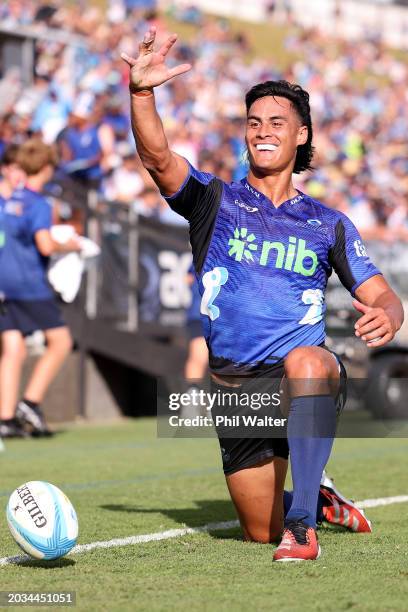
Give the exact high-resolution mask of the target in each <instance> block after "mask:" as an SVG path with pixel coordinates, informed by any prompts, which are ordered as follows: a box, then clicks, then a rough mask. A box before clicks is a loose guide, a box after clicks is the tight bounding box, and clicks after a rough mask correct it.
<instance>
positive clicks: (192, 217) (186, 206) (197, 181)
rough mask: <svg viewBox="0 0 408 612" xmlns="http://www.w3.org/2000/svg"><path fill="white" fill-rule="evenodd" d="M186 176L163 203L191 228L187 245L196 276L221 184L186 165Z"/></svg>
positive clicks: (211, 224) (214, 214) (208, 235)
mask: <svg viewBox="0 0 408 612" xmlns="http://www.w3.org/2000/svg"><path fill="white" fill-rule="evenodd" d="M188 166H189V171H188V175H187V177H186V179H185V181H184V183H183V184H182V185H181V187H180V189H179V190H178V191H177V192H176V193H175V194H173V195H171V196H164V198H165V200H166V201H167V203H168V204H169V206H170V208H172V209H173V210H174V211H175V212H177V213H179V214H180V215H182V216H183V217H184V218H185V219H187V221H188V222H189V224H190V242H191V246H192V248H193V261H194V267H195V269H196V271H197V273H198V274H199V273H200V271H201V269H202V266H203V263H204V259H205V256H206V253H207V249H208V246H209V243H210V240H211V235H212V230H213V227H214V223H215V219H216V216H217V213H218V209H219V207H220V203H221V199H222V194H223V191H224V183H223V182H222V181H221V180H220V179H219V178H217V177H216V176H214V175H213V174H210V173H208V172H200V171H199V170H196V168H194V167H193V166H192V165H191V164H190V163H188Z"/></svg>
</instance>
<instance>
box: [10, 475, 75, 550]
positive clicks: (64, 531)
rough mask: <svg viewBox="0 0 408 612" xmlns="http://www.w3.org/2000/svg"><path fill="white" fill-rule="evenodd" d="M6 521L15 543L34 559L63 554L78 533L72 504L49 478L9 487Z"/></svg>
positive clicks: (72, 544) (71, 546) (73, 544)
mask: <svg viewBox="0 0 408 612" xmlns="http://www.w3.org/2000/svg"><path fill="white" fill-rule="evenodd" d="M7 522H8V526H9V528H10V531H11V534H12V536H13V538H14V539H15V541H16V542H17V544H18V545H19V546H20V547H21V548H22V549H23V550H24V552H26V553H28V554H29V555H31V557H34V558H35V559H58V557H63V556H64V555H66V554H67V553H68V552H69V551H70V550H71V548H73V546H75V544H76V540H77V537H78V519H77V515H76V512H75V510H74V507H73V505H72V504H71V502H70V501H69V499H68V497H67V496H66V495H65V494H64V493H63V492H62V491H61V490H60V489H58V487H56V486H54V485H52V484H50V483H49V482H42V481H39V480H34V481H32V482H26V483H25V484H23V485H21V487H18V489H16V490H15V491H13V493H12V494H11V496H10V499H9V501H8V504H7Z"/></svg>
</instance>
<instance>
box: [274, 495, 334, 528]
mask: <svg viewBox="0 0 408 612" xmlns="http://www.w3.org/2000/svg"><path fill="white" fill-rule="evenodd" d="M323 500H324V498H323V496H322V495H321V493H320V491H319V496H318V498H317V510H316V523H321V522H322V521H323V520H324V516H323ZM292 501H293V491H284V492H283V514H284V516H285V519H286V516H287V514H288V512H289V510H290V507H291V505H292Z"/></svg>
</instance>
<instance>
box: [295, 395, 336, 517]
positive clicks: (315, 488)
mask: <svg viewBox="0 0 408 612" xmlns="http://www.w3.org/2000/svg"><path fill="white" fill-rule="evenodd" d="M335 430H336V406H335V403H334V400H333V398H332V397H331V396H330V395H309V396H302V397H296V398H294V399H293V400H292V402H291V408H290V413H289V418H288V443H289V450H290V465H291V470H292V480H293V499H292V504H291V507H290V510H289V511H288V513H287V515H286V519H285V520H286V521H290V520H301V521H303V522H304V523H306V525H309V526H310V527H313V528H315V527H316V509H317V500H318V496H319V487H320V479H321V477H322V472H323V470H324V468H325V465H326V463H327V462H328V460H329V457H330V452H331V449H332V446H333V441H334V434H335Z"/></svg>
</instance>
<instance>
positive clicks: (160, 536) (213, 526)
mask: <svg viewBox="0 0 408 612" xmlns="http://www.w3.org/2000/svg"><path fill="white" fill-rule="evenodd" d="M405 502H408V495H395V496H393V497H379V498H377V499H364V500H362V501H358V502H355V504H356V506H358V507H359V508H376V507H378V506H389V505H390V504H402V503H405ZM238 526H239V522H238V521H224V522H222V523H208V524H207V525H202V526H201V527H184V528H182V529H168V530H167V531H158V532H156V533H146V534H144V535H136V536H129V537H128V538H116V539H114V540H106V541H105V542H91V543H90V544H79V545H78V546H74V548H73V549H72V550H71V552H70V553H69V555H76V554H81V553H84V552H88V551H90V550H94V549H95V548H115V547H118V546H129V545H131V544H144V543H145V542H157V541H158V540H169V539H171V538H178V537H181V536H184V535H190V534H194V533H207V532H209V531H220V530H222V529H233V528H234V527H238ZM24 561H33V559H32V557H29V556H28V555H17V556H14V557H3V558H0V566H1V565H10V564H12V563H17V564H18V563H24Z"/></svg>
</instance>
